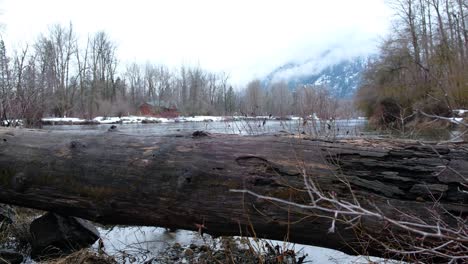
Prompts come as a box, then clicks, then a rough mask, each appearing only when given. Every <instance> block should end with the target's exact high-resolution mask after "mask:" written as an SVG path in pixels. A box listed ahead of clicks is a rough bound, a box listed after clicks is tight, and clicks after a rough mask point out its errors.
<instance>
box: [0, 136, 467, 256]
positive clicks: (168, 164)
mask: <svg viewBox="0 0 468 264" xmlns="http://www.w3.org/2000/svg"><path fill="white" fill-rule="evenodd" d="M467 147H468V146H467V145H466V144H450V145H441V146H439V145H422V144H418V143H417V142H412V143H411V142H397V141H393V142H390V141H382V140H362V139H361V140H346V141H344V140H343V141H336V142H330V141H323V140H312V139H307V138H297V137H291V136H258V137H241V136H234V135H209V136H206V135H204V134H203V133H198V134H195V136H193V135H170V136H158V135H154V136H153V135H151V136H141V135H127V134H123V133H120V132H105V133H103V132H95V133H92V134H89V133H87V134H84V133H78V132H60V131H56V132H45V131H40V130H26V129H17V130H8V129H2V130H0V169H1V174H0V202H3V203H8V204H13V205H19V206H25V207H31V208H37V209H42V210H48V211H54V212H57V213H60V214H63V215H72V216H77V217H81V218H85V219H89V220H93V221H96V222H100V223H104V224H124V225H153V226H161V227H169V228H179V229H189V230H203V231H204V232H206V233H209V234H212V235H216V236H217V235H240V234H242V235H249V236H254V235H255V236H258V237H265V238H271V239H279V240H283V239H287V240H289V241H292V242H297V243H303V244H311V245H316V246H322V247H328V248H333V249H338V250H341V251H344V252H346V253H351V254H356V253H370V254H373V255H377V256H383V255H384V250H383V248H382V247H377V246H376V247H372V246H371V247H367V248H361V247H359V246H358V245H360V244H359V234H357V233H356V229H352V228H349V226H347V225H346V224H344V223H342V222H337V223H336V232H334V233H330V232H329V228H330V226H331V224H332V220H331V219H330V218H329V217H317V214H320V215H322V216H327V215H326V214H324V213H321V212H315V211H314V210H305V209H304V208H297V207H295V206H287V205H284V204H283V203H277V202H274V201H271V200H265V199H261V198H259V197H258V196H257V197H256V196H252V195H248V194H245V193H235V192H231V191H230V190H232V189H242V190H250V191H252V192H255V193H257V194H262V195H265V196H271V197H277V198H280V199H284V200H287V201H292V202H296V203H301V204H305V205H307V204H309V203H310V196H309V194H308V192H307V191H306V190H305V187H304V172H305V173H306V174H307V175H308V176H309V177H311V178H313V180H314V182H316V184H317V186H319V188H320V190H322V192H323V193H325V194H327V193H329V194H333V195H336V196H337V197H338V198H339V199H342V200H348V201H353V200H352V197H355V198H356V199H357V201H358V202H360V203H361V204H362V205H363V206H364V205H368V206H372V208H378V210H380V212H384V213H386V214H388V215H389V216H390V217H393V218H395V219H397V218H399V217H400V216H401V211H406V212H411V213H412V214H414V215H416V216H418V217H422V218H425V217H428V211H427V210H426V207H430V206H432V205H433V199H434V198H435V199H437V200H438V202H439V203H440V204H441V205H442V206H443V208H445V209H446V210H447V212H451V213H454V214H456V215H464V216H466V213H467V212H468V208H467V206H466V205H467V200H468V195H467V193H466V189H467V188H466V185H465V184H466V179H463V177H466V175H468V150H467ZM347 183H350V185H351V187H352V188H353V189H354V194H352V193H351V192H350V191H349V188H348V184H347ZM353 195H354V196H353ZM400 210H401V211H400ZM385 225H386V223H384V221H380V220H379V219H371V218H369V219H366V220H365V221H364V223H363V224H362V227H361V228H362V229H365V230H366V232H368V233H370V234H371V235H373V236H374V237H379V236H380V237H383V236H388V235H389V234H387V233H385V232H387V229H386V228H384V227H385ZM362 229H361V231H362ZM392 232H398V230H393V231H392ZM401 232H402V233H405V234H406V233H407V230H402V231H401ZM396 235H397V236H398V235H400V234H398V233H397V234H396Z"/></svg>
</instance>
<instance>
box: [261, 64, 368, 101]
mask: <svg viewBox="0 0 468 264" xmlns="http://www.w3.org/2000/svg"><path fill="white" fill-rule="evenodd" d="M368 61H369V58H368V57H355V58H351V59H343V60H332V61H331V60H329V59H328V58H327V55H324V56H323V57H322V58H316V59H312V60H307V61H305V62H303V63H288V64H285V65H283V66H281V67H278V68H277V69H275V70H274V71H273V72H271V73H270V74H269V75H268V76H267V77H266V78H265V79H264V81H263V82H264V84H265V86H268V85H269V84H271V83H273V82H276V81H285V82H287V83H288V85H289V87H290V88H291V89H296V88H297V87H300V86H302V85H321V86H324V87H326V88H327V89H329V90H330V92H331V93H332V94H333V95H334V96H336V97H340V98H343V97H351V96H352V95H353V94H354V92H355V91H356V89H357V87H358V86H359V84H360V82H361V77H362V73H363V71H364V69H365V67H366V65H367V63H368Z"/></svg>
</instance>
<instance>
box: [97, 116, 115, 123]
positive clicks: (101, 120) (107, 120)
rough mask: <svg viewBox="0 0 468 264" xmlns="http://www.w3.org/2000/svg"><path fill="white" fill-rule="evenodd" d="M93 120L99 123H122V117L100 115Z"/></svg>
mask: <svg viewBox="0 0 468 264" xmlns="http://www.w3.org/2000/svg"><path fill="white" fill-rule="evenodd" d="M93 121H96V122H98V123H99V124H116V123H120V117H103V116H98V117H95V118H93Z"/></svg>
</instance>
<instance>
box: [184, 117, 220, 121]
mask: <svg viewBox="0 0 468 264" xmlns="http://www.w3.org/2000/svg"><path fill="white" fill-rule="evenodd" d="M180 119H181V120H183V121H185V122H214V121H224V120H225V119H224V117H222V116H189V117H180Z"/></svg>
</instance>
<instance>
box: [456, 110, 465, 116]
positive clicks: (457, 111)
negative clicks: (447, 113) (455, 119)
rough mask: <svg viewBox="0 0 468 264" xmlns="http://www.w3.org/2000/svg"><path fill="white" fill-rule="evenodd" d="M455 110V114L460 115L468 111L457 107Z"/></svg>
mask: <svg viewBox="0 0 468 264" xmlns="http://www.w3.org/2000/svg"><path fill="white" fill-rule="evenodd" d="M453 112H454V113H455V114H457V115H458V116H462V115H464V114H466V113H468V109H455V110H453Z"/></svg>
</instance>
